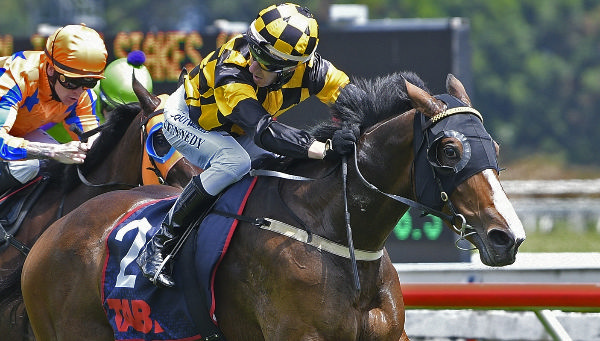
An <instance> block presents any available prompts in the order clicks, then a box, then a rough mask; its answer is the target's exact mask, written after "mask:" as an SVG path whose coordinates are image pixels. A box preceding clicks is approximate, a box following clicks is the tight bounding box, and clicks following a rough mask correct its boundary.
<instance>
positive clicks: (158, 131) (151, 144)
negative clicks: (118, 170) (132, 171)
mask: <svg viewBox="0 0 600 341" xmlns="http://www.w3.org/2000/svg"><path fill="white" fill-rule="evenodd" d="M132 87H133V91H134V92H135V94H136V96H137V98H138V100H139V101H140V106H141V107H142V118H141V120H142V125H143V127H142V129H143V132H142V133H143V136H144V147H145V148H144V156H143V162H144V163H145V164H144V166H143V168H144V169H143V173H142V179H143V182H144V184H145V185H147V184H158V183H162V181H165V182H166V183H167V184H168V185H171V186H175V187H181V188H183V187H184V186H185V185H186V184H187V183H188V182H189V180H190V179H191V177H192V176H194V175H196V174H199V173H200V171H201V170H200V169H199V168H198V167H196V166H194V165H192V164H191V163H189V162H188V161H187V160H186V159H185V158H183V156H182V155H181V154H180V153H179V152H178V151H176V150H175V148H173V147H172V146H171V145H170V144H169V142H168V141H167V139H166V138H165V136H164V135H163V133H162V125H163V110H162V109H163V108H164V105H165V102H166V100H167V98H168V96H167V95H160V96H155V95H153V94H151V93H150V92H149V91H148V90H147V89H146V88H144V86H143V85H142V84H141V83H140V82H139V81H138V80H137V79H136V78H135V74H134V75H133V76H132ZM156 179H159V181H156Z"/></svg>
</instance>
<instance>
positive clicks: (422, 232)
mask: <svg viewBox="0 0 600 341" xmlns="http://www.w3.org/2000/svg"><path fill="white" fill-rule="evenodd" d="M443 228H444V225H443V223H442V219H440V218H438V217H436V216H431V215H427V216H424V217H423V219H421V221H420V224H415V223H414V221H413V217H412V215H411V214H410V212H406V214H404V215H403V216H402V218H401V219H400V221H398V224H396V227H394V231H393V234H394V236H395V237H396V238H397V239H398V240H407V239H411V240H421V239H427V240H438V239H439V238H440V235H441V234H442V230H443Z"/></svg>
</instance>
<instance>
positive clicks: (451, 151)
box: [444, 146, 459, 159]
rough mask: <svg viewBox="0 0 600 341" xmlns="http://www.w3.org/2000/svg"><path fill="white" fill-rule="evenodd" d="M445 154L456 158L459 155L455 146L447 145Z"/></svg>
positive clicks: (450, 157)
mask: <svg viewBox="0 0 600 341" xmlns="http://www.w3.org/2000/svg"><path fill="white" fill-rule="evenodd" d="M444 156H445V157H447V158H449V159H454V158H457V157H459V154H458V152H457V150H456V148H454V147H453V146H445V147H444Z"/></svg>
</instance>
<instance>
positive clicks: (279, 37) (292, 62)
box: [245, 3, 319, 71]
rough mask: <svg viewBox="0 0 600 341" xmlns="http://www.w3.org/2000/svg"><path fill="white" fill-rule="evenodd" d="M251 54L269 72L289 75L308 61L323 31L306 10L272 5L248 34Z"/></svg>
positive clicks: (288, 4) (260, 14) (292, 5)
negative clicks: (284, 72)
mask: <svg viewBox="0 0 600 341" xmlns="http://www.w3.org/2000/svg"><path fill="white" fill-rule="evenodd" d="M245 36H246V40H247V41H248V45H249V49H250V53H251V54H252V57H253V58H254V60H256V61H257V62H258V63H259V64H261V66H262V67H263V68H264V69H265V70H268V71H286V70H290V69H293V68H294V67H296V66H297V65H298V64H302V63H304V62H306V61H308V60H309V59H310V58H311V57H312V55H313V53H314V52H315V50H316V49H317V44H318V43H319V27H318V24H317V21H316V20H315V18H313V16H312V14H311V13H310V11H309V10H308V9H307V8H306V7H300V6H298V5H295V4H290V3H286V4H281V5H272V6H270V7H267V8H265V9H263V10H262V11H260V12H259V13H258V16H257V18H256V19H255V20H254V21H253V22H252V23H251V24H250V27H249V28H248V31H247V32H246V35H245Z"/></svg>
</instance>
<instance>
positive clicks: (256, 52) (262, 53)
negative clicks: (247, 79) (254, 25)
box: [244, 33, 299, 73]
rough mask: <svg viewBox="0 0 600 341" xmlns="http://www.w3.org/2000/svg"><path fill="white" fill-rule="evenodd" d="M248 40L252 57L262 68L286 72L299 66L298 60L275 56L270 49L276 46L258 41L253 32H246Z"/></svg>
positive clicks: (269, 70) (268, 70)
mask: <svg viewBox="0 0 600 341" xmlns="http://www.w3.org/2000/svg"><path fill="white" fill-rule="evenodd" d="M244 36H245V37H246V40H247V41H248V48H249V50H250V54H251V55H252V59H254V60H255V61H256V62H257V63H258V65H260V68H261V69H263V70H265V71H267V72H277V73H279V72H286V71H290V70H293V69H294V68H295V67H296V66H298V64H299V63H298V61H295V60H284V59H281V58H278V57H276V56H274V55H273V54H272V53H271V52H270V50H273V49H274V48H272V47H271V49H269V48H268V47H270V45H269V43H268V42H266V41H258V40H257V39H256V38H254V37H253V36H252V35H251V34H248V33H247V34H245V35H244Z"/></svg>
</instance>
